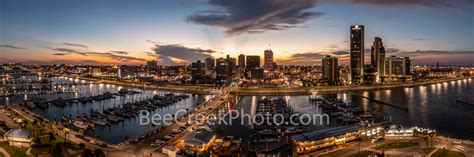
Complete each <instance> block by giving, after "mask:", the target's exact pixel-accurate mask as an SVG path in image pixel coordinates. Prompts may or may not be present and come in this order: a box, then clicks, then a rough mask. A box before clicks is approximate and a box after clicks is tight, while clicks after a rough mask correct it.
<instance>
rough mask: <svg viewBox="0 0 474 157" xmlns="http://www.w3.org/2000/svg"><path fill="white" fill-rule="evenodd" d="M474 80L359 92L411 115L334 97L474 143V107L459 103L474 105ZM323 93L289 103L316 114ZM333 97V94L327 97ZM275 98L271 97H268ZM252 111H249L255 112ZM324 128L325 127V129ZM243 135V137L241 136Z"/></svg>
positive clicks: (246, 102)
mask: <svg viewBox="0 0 474 157" xmlns="http://www.w3.org/2000/svg"><path fill="white" fill-rule="evenodd" d="M473 86H474V84H473V81H472V79H464V80H459V81H451V82H449V83H448V82H446V83H438V84H433V85H427V86H417V87H409V88H394V89H390V90H370V91H358V92H357V93H359V94H361V95H364V96H367V97H371V98H374V99H377V100H380V101H383V102H386V103H390V104H393V105H398V106H402V107H407V108H408V110H409V111H408V112H406V111H403V110H400V109H396V108H393V107H390V106H385V105H381V104H378V103H375V102H373V101H370V100H368V99H365V98H361V97H358V96H353V95H352V94H350V93H338V94H332V95H333V96H336V97H338V98H342V99H343V101H344V102H347V103H350V104H352V105H357V106H362V107H363V108H364V109H367V110H375V111H377V112H378V113H380V115H381V116H382V118H385V119H386V120H387V121H388V120H390V119H391V120H392V122H393V123H395V124H400V125H404V126H420V127H425V128H431V129H435V130H437V131H438V132H439V133H440V134H442V135H445V136H448V135H449V136H450V137H457V138H464V139H471V140H474V125H472V123H473V122H474V106H471V105H467V104H460V103H456V100H457V99H459V100H463V101H467V102H470V103H474V97H472V95H473V94H474V89H473ZM321 95H323V94H321V93H317V94H313V95H311V96H285V99H286V100H288V104H289V105H290V106H292V108H293V109H294V110H295V111H296V112H300V113H314V112H316V111H317V110H316V108H315V107H312V106H311V105H309V98H310V97H321ZM324 95H326V96H329V95H331V94H324ZM268 98H271V97H268ZM261 99H263V97H262V96H246V97H243V98H242V99H241V101H240V102H238V103H237V105H236V107H237V108H238V107H241V108H246V107H245V106H252V109H254V108H255V107H254V106H256V102H257V101H258V100H261ZM250 109H251V108H248V110H249V111H248V112H253V111H252V110H250ZM322 128H324V127H322ZM239 135H240V134H239Z"/></svg>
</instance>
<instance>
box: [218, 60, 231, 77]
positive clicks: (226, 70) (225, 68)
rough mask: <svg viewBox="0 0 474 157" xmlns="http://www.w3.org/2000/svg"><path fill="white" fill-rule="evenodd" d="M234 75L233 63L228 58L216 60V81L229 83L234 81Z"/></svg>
mask: <svg viewBox="0 0 474 157" xmlns="http://www.w3.org/2000/svg"><path fill="white" fill-rule="evenodd" d="M232 75H233V68H232V61H230V60H229V59H227V58H225V59H224V58H218V59H217V60H216V79H217V80H218V81H220V82H225V83H228V82H230V81H232Z"/></svg>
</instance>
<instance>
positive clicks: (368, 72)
mask: <svg viewBox="0 0 474 157" xmlns="http://www.w3.org/2000/svg"><path fill="white" fill-rule="evenodd" d="M376 78H377V68H375V66H373V65H372V64H366V65H364V84H369V85H370V84H373V83H375V81H376Z"/></svg>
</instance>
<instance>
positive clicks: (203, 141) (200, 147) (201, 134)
mask: <svg viewBox="0 0 474 157" xmlns="http://www.w3.org/2000/svg"><path fill="white" fill-rule="evenodd" d="M215 139H216V137H215V136H214V133H213V132H212V130H208V129H197V130H194V131H193V132H191V133H190V134H189V135H188V136H186V137H185V138H184V141H183V149H184V151H185V152H186V153H187V154H190V155H198V154H205V153H207V151H208V148H209V147H210V146H211V143H213V142H214V140H215Z"/></svg>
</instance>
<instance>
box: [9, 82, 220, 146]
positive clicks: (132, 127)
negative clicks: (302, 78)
mask: <svg viewBox="0 0 474 157" xmlns="http://www.w3.org/2000/svg"><path fill="white" fill-rule="evenodd" d="M31 79H33V80H34V79H36V78H31ZM48 79H50V80H51V81H53V82H54V83H53V84H56V83H59V84H68V83H73V82H76V83H81V85H63V86H64V87H65V88H68V89H69V88H74V89H75V90H76V91H77V92H67V93H54V94H37V95H17V96H10V97H1V98H0V104H2V105H5V104H6V105H9V104H18V103H21V102H23V101H25V100H32V99H35V98H44V99H46V100H48V101H49V100H55V99H58V98H62V99H71V98H81V97H88V96H95V95H100V94H103V93H105V92H110V93H117V92H118V91H119V90H121V89H130V90H135V91H139V92H141V93H139V94H133V95H125V96H115V98H113V99H106V100H101V101H93V102H87V103H80V102H78V103H73V104H68V105H65V106H56V105H50V106H49V107H47V108H45V109H40V108H33V112H35V113H36V114H39V115H41V116H43V117H45V118H47V119H49V120H56V121H60V120H61V118H62V117H63V116H64V117H67V118H70V119H75V118H76V117H77V116H78V115H80V114H81V113H87V114H89V113H90V111H91V110H96V111H99V112H102V111H103V110H105V109H108V108H114V107H121V106H122V104H125V103H127V102H137V101H140V100H144V99H149V98H151V97H153V95H165V94H167V93H169V92H164V91H159V90H143V89H139V88H131V87H125V86H118V85H113V84H104V83H93V82H89V81H85V80H79V79H73V78H65V77H52V78H48ZM174 94H187V93H178V92H175V93H174ZM187 95H189V98H186V99H184V100H182V101H179V102H177V103H174V104H172V105H169V106H165V107H162V108H159V109H158V110H157V111H156V113H157V114H160V115H164V114H174V113H175V112H176V111H178V110H186V109H193V108H194V107H195V106H196V105H197V104H198V103H202V102H204V101H205V100H209V99H210V98H211V95H199V94H187ZM139 120H140V119H139V117H136V118H130V119H124V121H123V122H119V123H116V124H111V125H110V126H106V127H103V128H102V127H95V128H96V129H95V131H92V130H89V129H87V130H86V132H85V134H86V135H89V136H92V137H97V138H99V139H101V140H104V141H106V142H108V143H114V144H116V143H120V142H122V141H123V140H124V139H127V138H130V139H131V138H135V137H137V136H139V135H142V134H143V133H146V132H147V131H149V130H151V129H152V128H153V127H154V126H152V125H140V123H139V122H140V121H139ZM68 127H70V128H72V129H75V130H77V128H76V127H74V126H72V125H71V126H68Z"/></svg>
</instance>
